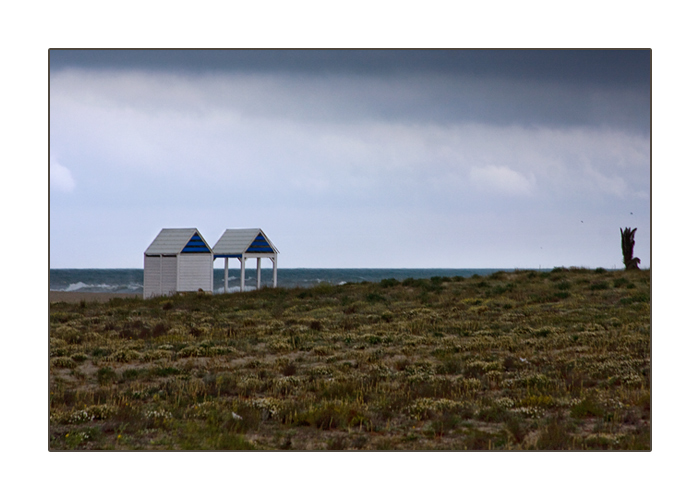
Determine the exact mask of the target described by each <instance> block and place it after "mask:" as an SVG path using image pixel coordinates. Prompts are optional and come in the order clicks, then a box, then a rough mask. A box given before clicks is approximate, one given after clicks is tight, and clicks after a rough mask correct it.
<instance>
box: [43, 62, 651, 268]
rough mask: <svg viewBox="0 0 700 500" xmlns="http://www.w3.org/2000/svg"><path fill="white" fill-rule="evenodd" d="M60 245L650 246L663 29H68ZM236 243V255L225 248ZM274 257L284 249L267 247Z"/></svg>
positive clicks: (444, 255)
mask: <svg viewBox="0 0 700 500" xmlns="http://www.w3.org/2000/svg"><path fill="white" fill-rule="evenodd" d="M49 57H50V80H49V85H50V88H49V97H50V102H49V112H50V120H49V121H50V124H49V127H50V130H49V132H50V138H49V145H50V152H49V164H50V201H49V210H50V213H49V219H50V220H49V223H50V235H49V238H50V266H51V268H139V267H142V266H143V252H144V250H145V249H146V248H147V247H148V245H149V244H150V243H151V241H152V240H153V239H154V238H155V237H156V235H157V234H158V232H159V231H160V229H161V228H164V227H197V228H198V229H199V230H200V232H201V233H202V235H203V236H204V238H205V239H206V240H207V242H208V243H209V244H210V246H213V245H214V244H215V243H216V241H217V240H218V238H219V237H220V236H221V234H222V233H223V232H224V230H225V229H227V228H242V227H260V228H262V229H263V230H264V231H265V233H266V234H267V236H268V237H269V238H270V239H271V240H272V242H273V243H274V244H275V246H276V247H277V248H278V249H279V251H280V256H279V266H280V267H282V268H284V267H288V268H296V267H308V268H315V267H321V268H323V267H326V268H520V269H525V268H534V269H537V268H540V267H541V268H551V267H555V266H567V267H569V266H583V267H590V268H595V267H605V268H610V269H612V268H617V269H620V268H622V267H624V266H623V264H622V252H621V246H620V228H625V227H632V228H637V232H636V246H635V248H634V253H635V256H637V257H639V258H640V259H641V267H643V268H647V267H650V253H651V249H650V241H651V238H650V236H651V235H650V232H651V229H650V215H651V205H650V203H651V184H650V178H651V172H650V161H651V157H650V148H651V140H650V122H651V120H650V109H651V108H650V85H651V53H650V52H649V51H648V50H638V51H635V50H601V51H596V50H417V51H416V50H398V51H393V50H370V51H363V50H343V51H335V50H321V51H303V50H301V51H300V50H233V51H231V50H219V51H208V50H185V51H182V50H155V51H151V50H148V51H139V50H111V51H105V50H51V51H50V56H49ZM222 265H223V264H222V263H220V262H219V261H217V267H221V266H222ZM266 265H267V266H269V264H266Z"/></svg>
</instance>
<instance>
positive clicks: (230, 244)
mask: <svg viewBox="0 0 700 500" xmlns="http://www.w3.org/2000/svg"><path fill="white" fill-rule="evenodd" d="M213 252H214V259H221V258H223V259H224V292H228V260H229V259H230V258H233V259H238V260H239V261H240V262H241V291H244V290H245V261H246V259H257V260H258V276H257V277H258V280H257V288H258V289H260V261H261V260H262V259H264V258H266V259H270V260H272V286H273V287H277V254H278V253H279V251H278V250H277V248H275V245H273V244H272V242H271V241H270V239H269V238H268V237H267V236H266V235H265V233H264V232H263V230H262V229H260V228H253V229H227V230H226V231H224V234H222V235H221V238H219V241H217V242H216V245H214V248H213Z"/></svg>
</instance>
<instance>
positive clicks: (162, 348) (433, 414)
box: [49, 268, 651, 450]
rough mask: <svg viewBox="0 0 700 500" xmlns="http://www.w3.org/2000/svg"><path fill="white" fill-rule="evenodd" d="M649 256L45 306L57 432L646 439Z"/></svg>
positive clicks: (307, 445) (360, 445)
mask: <svg viewBox="0 0 700 500" xmlns="http://www.w3.org/2000/svg"><path fill="white" fill-rule="evenodd" d="M649 283H650V280H649V272H648V271H635V272H623V271H605V270H602V269H596V270H588V269H582V268H556V269H554V270H552V271H550V272H537V271H515V272H512V273H506V272H499V273H495V274H493V275H490V276H488V277H481V276H477V277H473V278H466V279H464V278H449V277H439V276H436V277H433V278H431V279H422V280H421V279H412V278H409V279H406V280H403V281H397V280H395V279H386V280H383V281H381V282H380V283H366V282H365V283H349V284H345V285H342V286H332V285H329V284H321V285H319V286H317V287H314V288H310V289H304V290H302V289H297V290H285V289H269V288H268V289H262V290H259V291H253V292H246V293H242V294H241V293H233V294H227V295H213V296H212V295H201V294H199V295H198V294H184V295H177V296H172V297H167V298H163V297H161V298H154V299H150V300H112V301H110V302H108V303H90V304H89V305H81V304H69V303H54V304H51V310H50V339H49V340H50V362H49V373H50V383H49V393H50V395H49V400H50V421H49V422H50V424H49V429H50V436H49V439H50V447H51V449H54V450H247V449H257V450H271V449H287V450H360V449H361V450H377V449H381V450H386V449H389V450H413V449H415V450H441V449H445V450H447V449H461V450H464V449H468V450H472V449H500V450H560V449H562V450H569V449H574V450H588V449H592V450H640V449H641V450H645V449H646V450H648V449H650V447H651V445H650V418H651V404H650V401H651V397H650V387H651V385H650V373H651V369H650V303H649V302H650V299H649V297H650V288H649Z"/></svg>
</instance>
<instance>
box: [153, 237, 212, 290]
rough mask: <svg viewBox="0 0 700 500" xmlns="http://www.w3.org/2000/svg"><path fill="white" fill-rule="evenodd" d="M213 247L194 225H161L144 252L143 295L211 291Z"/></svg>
mask: <svg viewBox="0 0 700 500" xmlns="http://www.w3.org/2000/svg"><path fill="white" fill-rule="evenodd" d="M213 264H214V259H213V257H212V251H211V248H210V247H209V245H208V244H207V242H206V241H204V238H202V235H201V234H199V231H197V229H195V228H190V229H162V230H161V231H160V233H159V234H158V236H156V239H155V240H153V243H151V244H150V246H149V247H148V248H147V249H146V251H145V252H144V253H143V297H144V298H145V299H147V298H149V297H153V296H157V295H170V294H172V293H175V292H196V291H199V290H200V289H201V290H203V291H205V292H211V291H212V290H213V288H214V265H213Z"/></svg>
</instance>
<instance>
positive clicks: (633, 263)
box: [620, 227, 641, 271]
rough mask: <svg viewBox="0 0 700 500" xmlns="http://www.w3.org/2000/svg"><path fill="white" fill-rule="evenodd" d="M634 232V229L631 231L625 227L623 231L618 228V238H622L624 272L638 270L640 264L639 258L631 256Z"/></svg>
mask: <svg viewBox="0 0 700 500" xmlns="http://www.w3.org/2000/svg"><path fill="white" fill-rule="evenodd" d="M636 232H637V228H636V227H635V228H634V229H631V230H630V228H628V227H626V228H625V230H624V231H623V230H622V228H620V236H622V262H624V263H625V271H631V270H633V269H639V263H640V262H641V261H640V260H639V258H637V257H635V256H634V255H633V253H634V233H636Z"/></svg>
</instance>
